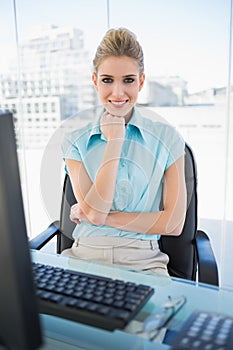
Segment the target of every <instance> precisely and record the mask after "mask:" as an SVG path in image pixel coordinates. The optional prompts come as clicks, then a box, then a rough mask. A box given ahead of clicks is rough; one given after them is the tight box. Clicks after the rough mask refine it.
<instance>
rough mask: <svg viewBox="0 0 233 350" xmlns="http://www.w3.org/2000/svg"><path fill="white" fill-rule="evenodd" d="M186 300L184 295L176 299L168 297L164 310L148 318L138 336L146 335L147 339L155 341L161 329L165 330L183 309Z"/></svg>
mask: <svg viewBox="0 0 233 350" xmlns="http://www.w3.org/2000/svg"><path fill="white" fill-rule="evenodd" d="M186 300H187V299H186V297H185V296H184V295H182V296H180V297H178V298H175V299H172V298H171V296H168V301H166V302H165V303H164V304H163V305H162V307H163V310H162V311H161V312H159V313H156V314H154V315H150V316H148V317H147V318H146V319H145V321H144V323H143V326H142V329H141V330H139V331H137V332H136V334H138V335H139V334H140V335H144V336H146V338H147V339H149V340H151V341H153V340H154V339H155V338H156V336H157V335H158V334H159V332H160V331H161V329H162V328H164V327H165V326H166V325H167V324H168V322H169V321H170V320H171V319H172V318H173V317H174V316H175V314H176V313H177V312H178V311H179V310H180V309H181V308H182V306H183V305H184V304H185V303H186Z"/></svg>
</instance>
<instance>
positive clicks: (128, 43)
mask: <svg viewBox="0 0 233 350" xmlns="http://www.w3.org/2000/svg"><path fill="white" fill-rule="evenodd" d="M109 56H117V57H119V56H128V57H131V58H134V59H135V60H136V61H137V63H138V66H139V72H140V74H141V73H143V72H144V57H143V51H142V48H141V45H140V44H139V42H138V41H137V37H136V35H135V34H134V33H132V32H131V31H130V30H128V29H126V28H118V29H109V30H108V31H107V33H106V34H105V36H104V37H103V39H102V41H101V43H100V44H99V46H98V48H97V50H96V54H95V58H94V60H93V66H94V70H95V72H97V71H98V67H99V65H100V63H101V62H102V61H103V59H105V58H106V57H109Z"/></svg>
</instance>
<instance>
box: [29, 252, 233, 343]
mask: <svg viewBox="0 0 233 350" xmlns="http://www.w3.org/2000/svg"><path fill="white" fill-rule="evenodd" d="M31 254H32V260H33V261H35V262H40V263H43V264H51V265H55V266H59V267H63V268H68V269H74V270H75V269H76V270H78V271H84V272H87V273H94V274H98V275H103V276H108V277H109V276H111V277H112V278H116V279H122V280H127V281H132V282H136V283H143V284H147V285H151V286H152V287H153V288H154V289H155V293H154V295H153V296H152V298H151V299H150V300H149V301H148V302H147V304H146V305H145V306H144V308H143V309H142V310H141V312H140V313H139V314H138V315H137V316H136V318H135V319H134V320H133V321H131V323H130V324H129V326H128V327H126V329H125V330H121V331H120V330H117V331H114V332H108V331H105V330H101V329H97V328H93V327H89V326H86V325H83V324H79V323H77V322H72V321H68V320H64V319H60V318H57V317H53V316H49V315H41V321H42V327H43V334H44V336H45V345H44V346H43V347H42V349H41V350H59V349H64V350H65V349H67V350H73V349H76V350H77V349H80V350H81V349H90V350H94V349H95V350H96V349H99V350H105V349H106V350H119V349H127V350H152V349H158V350H160V349H161V350H166V349H169V348H170V346H169V345H167V344H163V343H161V342H160V339H156V341H155V342H151V341H149V340H147V339H145V338H143V337H141V336H139V335H136V334H133V333H134V332H135V329H136V328H137V327H140V326H141V324H142V322H143V321H144V320H145V318H146V317H148V315H150V314H153V313H156V312H158V311H160V310H161V305H162V304H163V303H164V302H166V301H167V297H168V296H171V297H172V298H176V297H179V296H181V295H185V296H186V297H187V302H186V304H185V305H184V306H183V308H182V309H181V310H180V311H179V312H178V313H177V314H176V315H175V316H174V317H173V319H172V320H171V321H170V322H169V324H168V329H169V331H170V332H176V331H177V330H179V328H180V327H181V325H182V323H183V322H184V321H185V320H186V319H187V318H188V316H189V315H190V313H191V312H192V311H193V310H194V309H196V308H200V309H205V310H212V311H218V312H224V313H227V314H229V315H231V316H233V292H232V291H228V290H222V289H220V290H218V289H217V288H215V287H212V286H209V285H197V284H195V283H193V282H189V281H185V280H181V279H173V278H172V279H171V278H168V277H163V276H158V275H156V274H152V273H142V272H138V271H130V270H127V269H125V268H121V267H119V266H114V265H113V266H110V265H104V264H99V263H98V264H97V263H94V262H91V261H84V260H78V259H74V258H69V257H63V256H61V255H55V254H46V253H42V252H40V251H32V252H31Z"/></svg>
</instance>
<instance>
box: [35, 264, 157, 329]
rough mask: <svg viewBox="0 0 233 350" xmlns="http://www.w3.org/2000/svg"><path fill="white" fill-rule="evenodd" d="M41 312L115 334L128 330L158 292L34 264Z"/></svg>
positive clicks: (139, 286)
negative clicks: (131, 322) (121, 330)
mask: <svg viewBox="0 0 233 350" xmlns="http://www.w3.org/2000/svg"><path fill="white" fill-rule="evenodd" d="M32 267H33V273H34V280H35V284H36V293H37V296H38V297H39V311H40V312H41V313H45V314H50V315H54V316H58V317H62V318H66V319H69V320H72V321H77V322H80V323H85V324H87V325H90V326H94V327H98V328H103V329H107V330H110V331H113V330H114V329H122V328H124V327H125V326H126V325H127V324H128V323H129V321H131V320H132V319H133V318H134V317H135V315H136V314H137V313H138V312H139V311H140V310H141V308H142V307H143V306H144V305H145V303H146V302H147V301H148V299H149V298H150V297H151V296H152V294H153V293H154V289H153V288H151V287H149V286H146V285H142V284H136V283H132V282H125V281H122V280H114V279H111V278H107V277H102V276H97V275H92V274H87V273H84V272H76V271H72V270H66V269H62V268H59V267H55V266H51V265H44V264H40V263H33V265H32Z"/></svg>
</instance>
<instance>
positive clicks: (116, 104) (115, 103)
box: [109, 100, 128, 107]
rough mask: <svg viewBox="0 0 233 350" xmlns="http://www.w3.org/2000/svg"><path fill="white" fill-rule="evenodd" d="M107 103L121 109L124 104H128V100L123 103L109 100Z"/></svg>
mask: <svg viewBox="0 0 233 350" xmlns="http://www.w3.org/2000/svg"><path fill="white" fill-rule="evenodd" d="M109 102H110V103H111V104H112V105H114V106H115V107H121V106H123V105H124V104H125V103H127V102H128V100H124V101H112V100H109Z"/></svg>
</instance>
